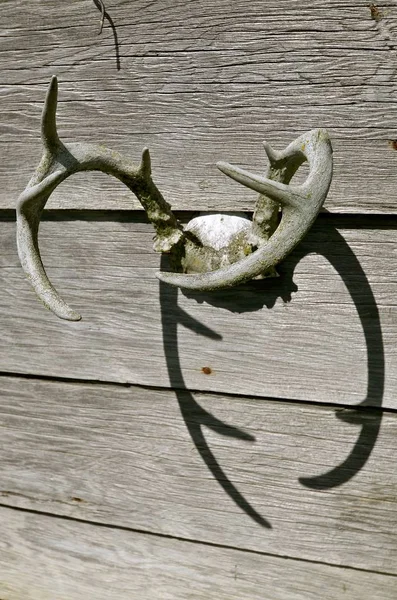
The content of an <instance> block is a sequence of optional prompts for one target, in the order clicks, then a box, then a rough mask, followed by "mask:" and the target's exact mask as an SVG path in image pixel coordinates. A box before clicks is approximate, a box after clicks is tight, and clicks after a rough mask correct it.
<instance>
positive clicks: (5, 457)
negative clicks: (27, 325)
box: [0, 377, 397, 574]
mask: <svg viewBox="0 0 397 600" xmlns="http://www.w3.org/2000/svg"><path fill="white" fill-rule="evenodd" d="M0 398H1V400H0V420H1V432H0V433H1V435H0V439H1V448H2V449H1V453H0V502H1V503H2V504H6V505H9V506H15V507H19V508H25V509H34V510H38V511H45V512H49V513H55V514H58V515H64V516H69V517H73V518H76V519H83V520H89V521H95V522H101V523H107V524H112V525H119V526H124V527H129V528H132V529H138V530H143V531H150V532H153V533H161V534H165V535H171V536H176V537H179V538H184V539H190V540H196V541H202V542H211V543H215V544H222V545H227V546H233V547H237V548H240V549H245V550H255V551H259V552H266V553H272V554H275V555H279V556H284V557H285V556H289V557H294V558H300V559H307V560H314V561H320V562H325V563H329V564H334V565H339V566H350V567H357V568H362V569H368V570H372V569H373V570H376V571H381V572H388V573H393V574H397V560H396V559H397V533H396V532H397V511H396V502H397V494H396V491H397V468H396V461H395V460H394V459H393V457H394V456H395V455H396V450H397V415H395V414H387V413H386V414H384V415H383V417H382V415H381V413H380V412H377V411H373V410H368V409H366V410H364V409H361V410H360V411H358V412H356V411H353V410H342V411H341V410H339V411H338V410H336V411H335V409H332V408H329V407H321V406H310V405H300V404H295V403H288V402H281V401H265V400H258V399H254V398H236V397H234V398H233V397H229V396H220V395H219V396H211V395H206V394H198V393H196V394H191V393H188V392H186V391H185V392H174V391H172V390H170V391H166V390H163V391H160V390H146V389H140V388H135V387H131V388H125V387H122V386H113V385H107V386H104V385H92V384H78V383H75V384H72V383H59V382H58V383H56V382H48V381H40V380H37V381H31V380H27V379H19V378H11V379H10V378H5V377H2V378H0ZM178 405H179V406H178ZM335 417H337V418H335ZM76 530H77V526H76Z"/></svg>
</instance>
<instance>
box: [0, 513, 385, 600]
mask: <svg viewBox="0 0 397 600" xmlns="http://www.w3.org/2000/svg"><path fill="white" fill-rule="evenodd" d="M0 516H1V520H2V541H1V545H2V552H1V554H0V573H1V580H0V593H1V594H2V597H4V598H6V599H7V600H26V599H29V600H53V598H54V597H55V598H57V600H81V598H90V599H91V598H96V599H97V600H108V599H109V598H118V599H120V600H130V599H131V598H132V597H137V598H138V597H139V598H140V599H142V600H153V599H154V598H156V599H157V598H158V599H164V600H165V599H167V600H168V599H169V600H171V599H172V600H178V599H181V600H241V598H250V599H252V600H285V598H288V599H289V600H317V598H319V597H321V598H322V599H323V600H334V598H336V597H338V598H340V597H341V596H343V595H345V596H346V597H347V598H349V600H372V599H373V598H376V597H378V598H380V597H381V598H382V600H393V599H394V598H395V585H396V579H395V577H390V576H386V575H380V574H377V573H366V572H360V571H354V570H350V569H341V568H335V567H330V566H327V565H320V564H313V563H304V562H299V561H294V560H288V559H280V558H275V557H272V556H263V555H255V554H247V553H245V552H240V551H238V550H233V549H224V548H212V547H208V546H202V545H200V544H189V543H187V542H183V541H179V540H171V539H163V538H158V537H156V536H147V535H143V534H140V533H134V532H130V531H119V530H115V529H108V528H100V527H96V526H93V525H89V524H86V523H75V522H70V521H62V520H60V519H55V518H51V517H48V516H43V515H33V514H29V513H21V512H18V511H13V510H7V509H4V508H1V509H0Z"/></svg>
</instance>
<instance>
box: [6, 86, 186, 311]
mask: <svg viewBox="0 0 397 600" xmlns="http://www.w3.org/2000/svg"><path fill="white" fill-rule="evenodd" d="M57 96H58V86H57V79H56V77H53V78H52V81H51V83H50V86H49V89H48V92H47V96H46V100H45V104H44V109H43V115H42V127H41V133H42V141H43V146H44V153H43V157H42V159H41V162H40V164H39V166H38V168H37V170H36V173H35V174H34V175H33V177H32V179H31V180H30V182H29V183H28V185H27V187H26V189H25V190H24V191H23V192H22V194H21V195H20V197H19V199H18V203H17V244H18V253H19V257H20V260H21V264H22V267H23V269H24V271H25V272H26V274H27V276H28V278H29V279H30V281H31V284H32V286H33V288H34V290H35V291H36V293H37V295H38V296H39V298H40V299H41V300H42V302H43V303H44V304H45V305H46V306H47V307H48V308H49V309H50V310H52V311H53V312H54V313H55V314H56V315H58V316H59V317H60V318H62V319H67V320H71V321H78V320H79V319H80V318H81V317H80V315H79V314H78V313H77V312H75V311H74V310H73V309H71V308H70V307H69V306H68V304H66V302H64V301H63V300H62V298H61V297H60V296H59V294H58V292H57V291H56V290H55V288H54V287H53V285H52V284H51V283H50V281H49V279H48V277H47V275H46V272H45V269H44V266H43V263H42V260H41V257H40V251H39V246H38V230H39V224H40V217H41V214H42V211H43V209H44V207H45V205H46V202H47V200H48V198H49V197H50V195H51V193H52V192H53V191H54V189H55V188H56V187H57V186H58V185H59V184H60V183H61V182H62V181H64V180H65V179H66V178H67V177H69V176H70V175H72V174H74V173H77V172H79V171H102V172H104V173H107V174H108V175H113V176H114V177H116V178H117V179H119V180H120V181H122V182H123V183H124V184H125V185H126V186H127V187H128V188H129V189H130V190H131V191H132V192H133V193H134V194H135V195H136V196H137V198H138V200H139V201H140V202H141V204H142V206H143V208H144V209H145V211H146V213H147V216H148V218H149V220H150V221H151V223H152V224H153V226H154V228H155V231H156V238H155V243H154V247H155V250H157V251H161V252H170V251H171V250H172V249H173V247H174V246H175V245H177V244H178V243H179V242H180V241H181V239H182V238H183V229H182V226H181V225H180V224H179V223H178V221H177V219H176V218H175V216H174V215H173V213H172V211H171V207H170V205H169V204H168V203H167V202H166V201H165V200H164V198H163V196H162V195H161V193H160V191H159V190H158V188H157V187H156V185H155V184H154V182H153V180H152V176H151V164H150V154H149V151H148V150H147V149H145V150H144V151H143V153H142V160H141V164H140V165H139V166H138V167H136V166H134V165H132V164H131V163H130V162H129V161H127V160H126V159H125V158H124V157H123V156H122V155H121V154H119V153H118V152H115V151H113V150H109V149H107V148H105V147H103V146H99V145H95V144H88V143H72V144H67V145H66V144H63V143H62V142H61V141H60V139H59V137H58V133H57V126H56V108H57Z"/></svg>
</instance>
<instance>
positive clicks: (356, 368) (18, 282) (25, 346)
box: [0, 218, 397, 408]
mask: <svg viewBox="0 0 397 600" xmlns="http://www.w3.org/2000/svg"><path fill="white" fill-rule="evenodd" d="M355 224H357V223H355V222H353V223H352V222H351V220H347V221H343V219H342V220H333V219H328V218H324V219H320V220H319V221H318V223H317V225H316V226H315V228H314V229H313V230H312V231H311V233H310V234H309V236H308V237H307V239H306V240H305V241H304V243H302V244H301V246H300V247H299V248H298V249H297V250H296V251H295V252H294V253H293V254H292V255H291V256H290V258H289V259H288V260H286V261H285V263H284V264H283V265H282V266H280V268H279V271H280V274H281V277H280V278H279V279H275V280H265V281H263V282H256V283H251V284H247V285H246V286H243V287H240V288H232V289H230V290H224V291H222V292H219V293H212V294H196V295H189V296H187V295H184V294H183V293H181V292H177V290H176V289H175V288H171V287H169V286H167V285H166V284H163V285H162V286H161V287H160V286H159V282H158V280H157V279H156V277H155V272H156V271H157V270H158V269H159V266H160V257H159V255H158V254H156V253H154V252H153V250H152V243H153V239H152V238H153V231H152V228H151V226H150V225H149V224H146V223H144V222H140V221H139V219H134V220H132V221H123V219H122V218H120V219H119V220H116V219H115V220H114V221H111V222H110V221H102V220H99V221H95V220H92V221H86V222H84V221H79V220H70V221H67V220H61V221H45V222H43V223H42V228H41V235H40V237H41V248H42V254H43V260H44V263H45V265H46V266H47V269H48V273H49V276H50V278H51V279H52V281H53V283H54V285H55V286H56V287H57V288H58V289H59V291H60V292H61V293H62V294H63V296H64V297H65V299H66V300H67V301H68V302H70V304H71V305H73V306H74V307H75V308H76V309H77V310H78V311H79V312H81V313H82V314H83V321H81V322H79V323H71V322H65V321H61V320H59V319H57V318H56V317H54V316H53V315H52V313H50V312H49V311H47V310H46V309H44V308H43V306H42V305H41V304H40V303H39V302H38V301H37V299H36V298H35V296H34V293H33V291H32V290H31V288H30V286H29V283H28V282H27V281H26V279H25V277H24V274H23V272H22V269H21V267H20V265H19V261H18V257H17V252H16V243H15V224H14V223H13V222H11V221H10V222H4V221H3V222H2V223H1V225H0V237H1V240H2V252H1V256H0V267H1V268H0V331H1V334H0V350H1V352H0V371H3V372H12V373H14V372H15V373H31V374H38V375H49V376H58V377H68V378H79V379H89V380H101V381H114V382H121V383H124V382H128V383H135V384H137V383H138V384H144V385H152V386H162V387H163V386H171V387H185V386H186V387H188V388H190V389H201V390H209V391H218V392H226V393H237V394H251V395H257V396H272V397H282V398H295V399H301V400H307V401H315V402H326V403H335V404H338V403H342V404H357V403H360V402H365V403H366V404H371V405H372V406H380V405H381V404H382V402H383V405H384V406H387V407H394V408H396V407H397V404H396V395H395V390H396V387H397V352H396V348H397V343H396V336H397V327H396V324H397V317H396V310H397V309H396V303H395V298H396V295H397V289H396V285H397V284H396V279H395V268H396V260H395V248H396V244H397V230H396V229H394V228H392V226H393V222H391V221H390V219H385V220H380V221H379V220H378V221H377V224H374V223H372V221H368V222H367V224H366V225H365V224H364V225H365V226H363V227H361V228H359V229H355V228H354V225H355ZM338 227H339V231H338Z"/></svg>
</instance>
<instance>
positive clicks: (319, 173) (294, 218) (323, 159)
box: [156, 129, 332, 291]
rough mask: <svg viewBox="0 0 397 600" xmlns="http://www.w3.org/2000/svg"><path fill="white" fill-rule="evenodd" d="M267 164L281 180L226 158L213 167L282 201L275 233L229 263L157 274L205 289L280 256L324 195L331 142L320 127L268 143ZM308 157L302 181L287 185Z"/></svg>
mask: <svg viewBox="0 0 397 600" xmlns="http://www.w3.org/2000/svg"><path fill="white" fill-rule="evenodd" d="M265 150H266V152H267V155H268V158H269V160H270V167H271V169H273V170H274V171H276V172H277V174H278V177H279V178H280V179H281V180H282V181H277V180H274V179H276V177H275V178H274V179H270V178H265V177H261V176H258V175H253V174H252V173H249V172H248V171H245V170H243V169H240V168H238V167H234V166H233V165H230V164H228V163H224V162H220V163H218V165H217V166H218V168H219V169H220V170H221V171H222V172H223V173H225V174H226V175H228V176H229V177H231V178H232V179H234V180H235V181H237V182H238V183H241V184H243V185H245V186H247V187H249V188H251V189H253V190H255V191H257V192H259V193H260V194H261V195H262V196H263V197H266V198H269V199H270V200H273V201H274V202H275V203H276V204H280V205H281V206H282V218H281V222H280V224H279V226H278V227H277V229H276V231H275V233H274V234H273V235H272V236H271V237H270V239H269V240H268V241H267V242H266V243H264V244H263V245H262V246H260V247H259V248H258V250H256V251H255V252H253V253H252V254H250V255H249V256H247V257H246V258H243V259H241V260H239V261H238V262H236V263H233V264H231V265H230V266H228V267H226V268H222V269H218V270H216V271H209V272H206V273H199V274H181V273H169V272H161V273H157V274H156V275H157V277H158V278H159V279H160V280H161V281H164V282H166V283H169V284H171V285H175V286H178V287H181V288H186V289H191V290H200V291H210V290H217V289H221V288H225V287H230V286H234V285H237V284H240V283H244V282H246V281H248V280H250V279H253V278H255V277H257V276H258V275H260V274H261V273H263V272H266V271H268V270H269V269H271V268H272V267H274V266H275V265H277V264H278V263H279V262H281V261H282V260H283V259H284V258H285V257H286V256H287V255H288V254H289V253H290V252H291V251H292V250H293V249H294V248H295V246H296V245H297V244H298V243H299V242H300V241H301V240H302V238H303V237H304V236H305V235H306V233H307V232H308V230H309V229H310V227H311V226H312V224H313V222H314V220H315V219H316V217H317V215H318V213H319V211H320V209H321V207H322V205H323V203H324V200H325V198H326V196H327V193H328V189H329V186H330V184H331V179H332V147H331V142H330V140H329V137H328V134H327V132H326V131H325V130H324V129H316V130H313V131H310V132H309V133H306V134H304V135H301V136H300V137H299V138H297V139H296V140H295V141H294V142H292V143H291V144H290V145H289V146H288V147H287V148H286V149H285V150H284V151H283V152H275V151H274V150H273V149H272V148H271V147H270V146H269V145H268V144H265ZM305 161H308V163H309V169H310V172H309V176H308V178H307V179H306V181H305V182H304V183H303V184H302V185H296V186H294V185H288V184H289V181H290V180H291V178H292V176H293V175H294V173H295V172H296V170H297V169H298V168H299V166H300V165H301V164H302V163H303V162H305Z"/></svg>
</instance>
